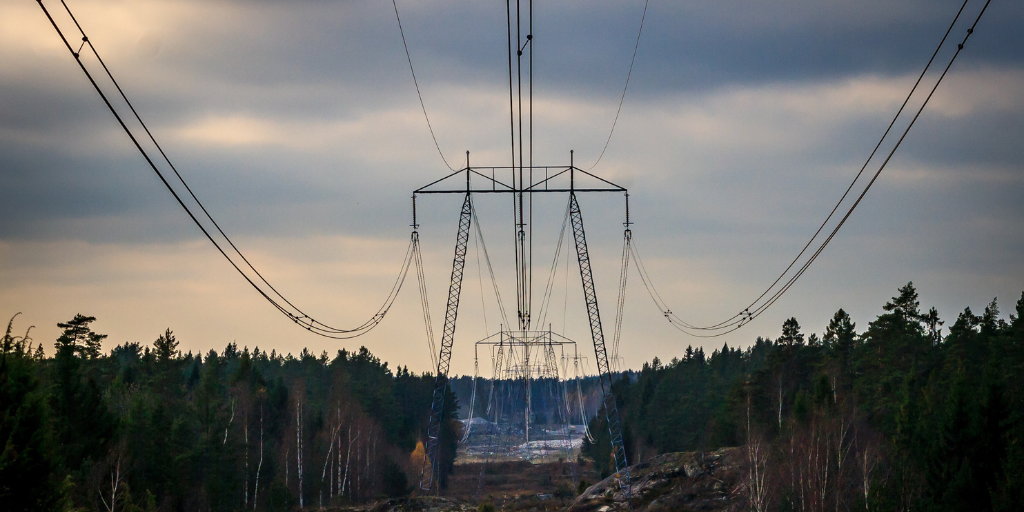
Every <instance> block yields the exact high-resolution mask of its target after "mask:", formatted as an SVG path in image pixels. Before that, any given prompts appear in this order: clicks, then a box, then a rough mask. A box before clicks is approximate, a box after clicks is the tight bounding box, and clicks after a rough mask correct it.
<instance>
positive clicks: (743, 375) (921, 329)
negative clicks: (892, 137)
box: [584, 283, 1024, 512]
mask: <svg viewBox="0 0 1024 512" xmlns="http://www.w3.org/2000/svg"><path fill="white" fill-rule="evenodd" d="M943 325H944V323H943V321H942V320H940V318H939V315H938V312H937V311H936V310H935V309H934V308H931V309H929V310H928V311H927V312H923V311H922V310H921V306H920V304H919V301H918V294H917V291H916V290H915V288H914V285H913V283H908V284H907V285H906V286H903V287H901V288H899V291H898V295H896V296H895V297H893V298H892V300H890V301H888V302H887V303H886V304H885V305H884V307H883V313H882V314H881V315H879V316H878V317H877V318H876V319H874V320H873V321H871V322H869V323H868V324H867V326H866V328H865V329H863V330H862V331H858V330H857V325H856V323H854V322H853V320H852V319H851V318H850V316H849V315H848V314H847V313H846V312H845V311H843V310H842V309H840V310H839V311H837V312H836V313H835V315H834V316H833V317H832V319H831V320H830V321H829V323H828V326H827V328H826V330H825V332H824V333H823V334H821V335H820V336H819V335H817V334H813V333H812V334H809V335H805V334H804V333H803V332H802V331H801V328H800V324H799V323H798V321H797V320H796V319H795V318H790V319H789V320H786V322H785V323H784V324H783V326H782V335H781V336H780V337H779V338H777V339H775V340H771V339H765V338H762V337H759V338H757V339H756V341H755V342H754V343H753V344H752V345H751V346H749V347H748V348H746V349H743V350H739V349H735V348H730V347H729V346H728V345H724V346H723V347H722V348H721V349H720V350H715V351H713V352H712V353H711V354H710V355H709V354H706V353H705V352H704V351H703V350H702V349H700V348H698V349H692V348H687V349H686V351H685V353H684V354H683V356H682V357H681V358H673V359H672V360H671V361H670V362H668V363H662V362H661V361H659V360H658V359H654V360H653V361H651V362H650V363H649V364H645V365H644V367H643V369H642V370H641V371H639V372H638V373H634V374H630V375H623V376H622V377H621V378H619V379H618V380H616V382H615V383H614V385H613V389H614V392H615V396H616V399H617V401H618V406H619V411H620V415H621V417H622V422H623V437H624V441H625V443H626V447H627V452H628V454H629V456H630V458H631V459H630V461H629V462H630V463H631V464H632V463H635V462H637V461H642V460H646V459H648V458H650V457H651V456H653V455H656V454H659V453H665V452H676V451H690V450H712V449H716V448H719V447H725V446H743V447H745V453H746V456H747V460H746V462H747V468H746V475H747V478H746V481H745V484H746V485H745V487H746V488H745V489H744V490H743V492H744V493H745V494H746V496H747V499H748V502H749V509H750V510H753V511H757V512H762V511H766V510H772V511H776V510H779V511H782V510H799V511H805V510H806V511H818V510H821V511H823V510H837V511H839V510H865V511H873V510H887V511H888V510H892V511H911V510H921V511H932V510H934V511H949V510H970V511H973V512H981V511H990V510H998V511H1012V510H1020V509H1021V504H1022V503H1024V417H1022V415H1024V294H1022V295H1021V298H1020V300H1019V301H1017V303H1016V307H1015V313H1014V314H1010V315H1009V320H1008V321H1007V320H1006V319H1003V318H1001V317H1000V311H999V307H998V305H997V304H996V302H995V300H993V301H992V302H991V303H990V304H989V305H988V306H987V307H986V308H985V309H984V311H983V312H982V313H981V314H980V315H977V314H975V313H974V312H972V311H971V309H970V308H967V309H965V310H964V311H963V312H961V313H960V314H959V315H958V316H957V318H956V321H955V322H953V323H952V325H949V326H948V330H945V329H944V328H943ZM605 425H606V422H605V420H604V412H603V410H602V411H600V412H599V413H598V414H597V415H596V417H595V419H594V420H593V423H592V424H591V432H593V433H594V434H595V442H594V443H592V444H585V445H584V452H585V453H586V454H588V455H589V456H590V457H592V458H593V459H594V460H595V461H596V463H597V464H598V465H599V467H600V468H601V473H602V475H607V474H608V473H609V468H610V467H614V464H613V462H611V459H610V452H609V448H608V446H609V441H608V431H607V427H606V426H605Z"/></svg>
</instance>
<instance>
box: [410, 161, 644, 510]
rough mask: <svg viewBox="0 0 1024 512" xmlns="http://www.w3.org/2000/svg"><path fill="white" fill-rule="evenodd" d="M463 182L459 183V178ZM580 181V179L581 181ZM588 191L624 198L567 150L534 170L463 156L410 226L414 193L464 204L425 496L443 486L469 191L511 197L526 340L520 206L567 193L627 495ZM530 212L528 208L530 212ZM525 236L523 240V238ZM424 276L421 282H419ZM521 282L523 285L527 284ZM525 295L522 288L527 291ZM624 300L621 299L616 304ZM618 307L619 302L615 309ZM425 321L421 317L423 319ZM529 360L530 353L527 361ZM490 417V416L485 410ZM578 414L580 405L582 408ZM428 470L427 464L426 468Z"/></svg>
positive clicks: (504, 364)
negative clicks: (565, 161) (586, 224)
mask: <svg viewBox="0 0 1024 512" xmlns="http://www.w3.org/2000/svg"><path fill="white" fill-rule="evenodd" d="M534 172H543V174H544V178H543V179H540V180H538V181H532V180H531V181H525V180H524V179H525V177H526V175H527V174H529V175H530V176H531V177H532V176H533V173H534ZM505 173H510V174H511V179H510V180H508V181H507V182H506V181H504V180H503V179H501V178H499V175H501V174H505ZM463 178H464V179H465V181H464V182H462V179H463ZM581 180H582V181H581ZM456 181H459V182H462V183H460V184H459V185H458V186H457V187H450V185H451V184H453V182H456ZM577 192H580V193H589V192H612V193H626V192H627V190H626V189H625V188H623V187H621V186H619V185H616V184H614V183H612V182H610V181H608V180H605V179H603V178H601V177H599V176H596V175H594V174H591V173H589V172H587V171H584V170H582V169H579V168H578V167H576V166H575V165H573V163H572V152H571V151H570V163H569V165H568V166H531V167H528V168H526V167H521V166H512V167H500V166H499V167H471V166H470V165H469V153H468V152H467V155H466V167H464V168H462V169H459V170H457V171H453V172H452V173H451V174H448V175H447V176H444V177H442V178H440V179H437V180H435V181H433V182H431V183H429V184H427V185H425V186H423V187H420V188H418V189H416V190H414V191H413V226H417V224H416V196H417V195H423V194H464V195H465V200H464V201H463V205H462V213H461V215H460V218H459V232H458V237H457V240H456V247H455V260H454V262H453V265H452V278H451V284H450V286H449V289H448V304H447V309H446V312H445V323H444V331H443V333H442V339H441V348H440V351H439V352H440V353H439V356H438V360H437V375H436V377H435V381H434V394H433V397H432V401H431V413H430V422H429V424H428V427H427V442H426V453H425V457H428V458H429V460H430V473H429V475H428V474H427V473H426V467H424V472H423V475H422V476H421V479H420V488H421V489H422V490H424V491H430V490H432V489H433V488H434V487H435V486H437V485H438V484H439V483H440V482H439V479H440V469H441V466H440V461H439V460H438V452H439V443H440V441H442V440H441V439H440V437H441V433H442V428H441V426H442V421H443V418H444V414H445V410H444V409H445V394H446V391H447V389H448V369H449V362H450V360H451V351H452V342H453V340H454V336H455V320H456V316H457V314H458V307H459V293H460V292H461V290H462V276H463V270H464V267H465V263H466V250H467V244H468V241H469V229H470V224H471V219H472V214H473V208H472V201H471V196H472V195H473V194H496V195H504V194H511V195H513V196H514V202H515V208H514V209H515V213H516V220H515V227H516V253H517V258H516V260H517V262H516V266H517V268H516V272H517V276H518V277H517V281H518V283H517V285H518V287H519V291H520V294H524V293H525V295H523V297H525V298H522V297H521V301H520V304H519V307H518V309H519V311H518V312H519V320H520V322H519V323H520V325H519V328H520V330H519V332H521V334H522V335H524V336H525V335H526V333H527V332H529V331H530V322H529V318H530V291H529V290H530V288H531V286H530V284H529V280H530V279H531V278H530V276H531V275H532V273H531V272H530V271H529V268H530V266H531V265H532V263H531V261H532V256H531V255H530V253H529V252H527V253H524V252H523V251H524V250H526V249H527V248H529V251H532V242H531V241H530V240H529V239H530V237H531V235H530V234H529V232H524V229H523V226H524V220H523V213H524V210H525V208H524V206H523V199H524V198H528V202H527V205H531V204H532V196H533V195H534V194H551V193H555V194H558V193H568V195H569V210H570V212H569V214H570V215H569V216H570V219H571V221H572V230H573V236H574V238H575V242H576V253H577V257H578V260H579V265H580V277H581V279H582V281H583V291H584V295H585V298H586V305H587V315H588V318H589V321H590V329H591V337H592V338H593V341H594V350H595V352H596V354H595V355H596V356H597V357H596V359H597V363H598V372H599V377H600V383H601V392H602V403H603V404H604V405H605V411H606V415H607V416H606V419H607V421H608V428H609V433H610V434H611V442H612V452H613V454H614V457H615V466H616V475H618V479H619V484H620V486H622V488H623V489H624V490H625V492H626V496H627V497H628V496H629V470H628V467H627V465H626V464H627V462H626V451H625V448H624V446H623V442H622V434H621V426H620V423H619V414H618V409H617V407H616V403H615V397H614V396H613V395H612V390H611V380H612V375H611V373H610V372H611V367H610V365H609V361H608V352H607V348H606V347H605V340H604V333H603V331H602V327H601V317H600V313H599V311H598V306H597V293H596V290H595V289H594V278H593V271H592V270H591V266H590V257H589V254H588V252H587V242H586V235H585V234H584V230H583V216H582V213H581V212H580V208H579V203H578V202H577V200H576V193H577ZM628 200H629V195H628V194H626V201H627V207H626V208H627V210H626V211H627V215H626V225H627V226H628V224H629V215H628ZM529 208H530V209H532V206H530V207H529ZM524 236H526V237H527V238H526V239H524V238H523V237H524ZM421 279H422V277H421ZM524 279H525V281H524ZM523 290H526V291H525V292H524V291H523ZM620 302H621V300H620ZM620 306H621V304H620ZM425 318H426V316H425ZM427 322H428V327H427V330H428V338H430V328H429V319H428V320H427ZM505 348H510V347H503V346H500V345H499V347H498V352H497V354H496V359H497V361H496V363H497V364H496V369H497V373H496V375H501V374H502V372H505V373H508V372H509V371H511V370H514V369H513V367H512V365H511V361H509V360H508V359H509V357H510V355H511V354H510V353H506V350H504V349H505ZM527 357H528V356H527ZM524 363H525V364H524V365H523V367H524V368H528V367H529V362H528V361H524ZM508 378H515V376H512V375H508V376H507V377H504V379H506V380H507V379H508ZM527 385H529V379H527ZM491 392H492V393H493V392H494V388H493V387H492V390H491ZM577 395H578V397H579V395H580V390H579V385H578V382H577ZM489 412H491V411H489ZM581 414H582V407H581ZM583 415H584V417H583V418H581V419H582V420H583V421H584V423H585V422H586V417H585V414H583ZM424 466H425V465H424Z"/></svg>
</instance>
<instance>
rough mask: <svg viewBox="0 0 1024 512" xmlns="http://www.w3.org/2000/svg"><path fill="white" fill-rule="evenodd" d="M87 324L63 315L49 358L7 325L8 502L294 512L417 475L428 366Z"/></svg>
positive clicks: (446, 452)
mask: <svg viewBox="0 0 1024 512" xmlns="http://www.w3.org/2000/svg"><path fill="white" fill-rule="evenodd" d="M16 316H17V315H15V317H16ZM94 321H95V318H93V317H88V316H83V315H76V316H75V317H74V318H73V319H71V320H69V321H68V322H65V323H60V324H58V325H59V327H60V328H61V329H62V330H63V332H62V334H61V335H60V337H59V339H58V340H57V341H56V343H55V347H54V348H55V352H54V355H53V357H47V356H46V355H45V350H44V348H43V346H42V344H41V343H39V344H36V343H35V342H34V341H33V340H32V338H31V336H30V332H26V333H25V334H24V335H21V336H18V335H15V334H14V333H13V327H14V323H15V319H14V318H12V319H11V322H9V323H8V327H7V331H6V333H5V335H4V337H3V340H2V355H0V443H2V444H0V449H2V452H0V509H2V510H9V511H16V510H34V511H43V510H99V511H109V512H115V511H124V512H133V511H153V510H181V511H185V510H188V511H196V510H201V511H203V510H209V511H222V510H223V511H227V510H254V511H274V510H292V509H294V508H295V507H300V508H301V507H318V508H319V507H324V506H329V505H340V504H358V503H363V502H367V501H370V500H374V499H378V498H381V497H392V496H404V495H407V494H408V493H409V492H410V491H411V489H412V487H413V486H414V484H416V483H418V482H419V478H420V476H421V472H422V470H423V462H424V449H423V447H422V443H421V440H422V439H423V438H424V436H425V432H426V423H427V421H428V415H429V411H430V402H431V395H432V393H433V387H434V377H433V375H430V374H421V375H416V374H413V373H412V372H410V371H409V370H408V368H403V367H399V368H397V369H396V370H395V371H392V370H391V369H390V368H389V367H388V364H387V363H386V362H382V361H380V359H378V358H377V357H375V356H373V355H372V354H371V353H370V352H369V351H368V350H367V349H366V348H365V347H363V348H360V349H359V351H357V352H348V351H345V350H339V351H338V352H337V354H336V355H335V356H334V357H333V358H331V357H329V356H328V354H327V353H326V352H324V353H322V354H320V355H319V356H315V355H313V354H311V353H309V351H308V350H305V349H303V351H302V352H301V353H300V354H299V355H298V356H297V357H293V356H292V355H291V354H288V355H284V356H282V355H281V354H279V353H277V352H276V351H271V352H269V353H268V352H266V351H261V350H260V349H259V348H255V349H253V350H252V351H251V352H250V351H249V349H248V348H242V349H241V350H239V348H238V347H237V345H236V344H234V343H231V344H228V345H227V347H226V348H225V349H224V350H223V351H222V352H221V353H217V352H216V351H215V350H210V351H209V353H207V354H206V355H205V356H203V355H193V354H192V353H191V352H190V353H188V354H182V353H181V352H180V351H179V350H178V341H177V339H176V338H175V335H174V333H173V332H172V331H171V330H170V329H167V330H166V331H165V332H164V333H163V334H161V335H160V336H159V337H158V338H157V339H156V340H155V341H154V342H153V343H152V345H151V346H143V345H142V344H140V343H134V342H133V343H124V344H121V345H118V346H116V347H114V348H113V349H112V350H111V351H110V352H109V354H103V353H102V352H101V348H100V347H101V343H102V341H103V340H104V338H105V337H106V336H105V335H102V334H98V333H95V332H93V331H92V328H91V324H92V322H94ZM447 410H448V414H447V418H446V419H447V421H446V422H445V427H446V428H445V430H446V432H445V433H446V434H448V435H447V436H444V438H443V442H442V444H441V446H440V450H439V451H440V453H439V455H438V457H439V458H441V462H442V468H443V469H444V470H443V471H442V473H441V476H442V484H444V483H445V482H446V476H447V474H448V473H450V472H451V469H452V464H453V462H454V457H455V448H456V443H457V439H458V435H457V429H458V428H459V424H458V421H457V420H456V418H457V410H458V403H457V400H456V399H455V397H454V395H453V394H451V393H449V397H448V409H447ZM444 439H446V440H447V442H445V441H444Z"/></svg>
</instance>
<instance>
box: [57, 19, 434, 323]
mask: <svg viewBox="0 0 1024 512" xmlns="http://www.w3.org/2000/svg"><path fill="white" fill-rule="evenodd" d="M37 3H38V4H39V7H40V8H41V9H42V10H43V13H44V14H45V15H46V17H47V19H48V20H49V21H50V24H51V25H53V28H54V30H55V31H56V32H57V34H58V35H59V36H60V38H61V40H62V41H63V42H64V46H65V47H67V49H68V51H69V52H70V53H71V55H72V56H73V57H74V58H75V61H76V62H77V63H78V66H79V67H80V68H81V70H82V72H83V73H84V74H85V76H86V78H87V79H88V80H89V82H90V83H91V84H92V86H93V88H94V89H95V90H96V92H97V94H99V96H100V99H102V100H103V103H104V104H105V105H106V106H107V109H108V110H109V111H110V113H111V114H112V115H113V116H114V118H115V119H116V120H117V122H118V124H119V125H120V126H121V128H122V129H123V130H124V132H125V134H126V135H128V138H129V139H131V141H132V144H134V146H135V148H136V150H138V151H139V153H140V154H141V155H142V157H143V158H144V159H145V160H146V163H147V164H148V165H149V167H150V168H151V169H152V170H153V172H154V173H156V175H157V177H158V178H159V179H160V181H161V182H162V183H163V185H164V187H165V188H167V191H168V192H170V193H171V195H172V196H173V197H174V199H175V201H177V202H178V204H179V205H180V206H181V207H182V209H184V210H185V213H186V214H188V216H189V218H190V219H192V222H193V223H194V224H195V225H196V226H197V227H198V228H199V229H200V231H202V233H203V235H205V236H206V238H207V239H208V240H209V241H210V243H212V244H213V245H214V247H215V248H216V249H217V251H218V252H219V253H220V254H221V256H223V257H224V258H225V259H226V260H228V263H229V264H230V265H231V266H232V267H233V268H234V269H235V270H236V271H237V272H238V273H239V275H241V276H242V278H244V279H245V280H246V282H248V283H249V285H250V286H252V287H253V289H255V290H256V292H257V293H259V294H260V296H262V297H263V298H264V299H265V300H267V302H269V303H270V304H271V305H272V306H274V307H275V308H276V309H277V310H278V311H280V312H281V313H282V314H284V315H285V316H287V317H288V318H289V319H290V320H292V321H293V322H295V323H297V324H299V325H300V326H302V327H304V328H305V329H306V330H308V331H310V332H312V333H314V334H317V335H319V336H324V337H328V338H335V339H347V338H354V337H357V336H361V335H363V334H366V333H367V332H369V331H370V330H371V329H373V328H374V327H376V326H377V324H379V323H380V321H381V320H383V318H384V316H385V315H386V314H387V312H388V311H389V310H390V308H391V305H392V304H393V303H394V300H395V298H396V297H397V295H398V291H399V290H400V289H401V287H402V283H403V282H404V281H405V276H406V274H407V273H408V270H409V266H410V264H411V262H412V255H413V248H414V243H413V241H410V245H409V248H408V249H407V251H406V255H405V259H404V260H403V263H402V269H401V270H400V272H399V275H398V278H397V279H396V281H395V284H394V286H392V288H391V293H390V294H389V295H388V297H387V299H385V301H384V304H383V305H382V306H381V307H380V308H379V309H378V310H377V312H376V313H375V314H374V315H373V316H371V317H370V319H369V320H367V321H366V322H364V323H363V324H362V325H360V326H358V327H356V328H354V329H340V328H336V327H331V326H329V325H327V324H324V323H322V322H320V321H318V320H316V319H314V318H313V317H311V316H309V315H308V314H306V313H305V312H303V311H302V310H301V309H299V308H298V307H296V306H295V305H294V304H292V303H291V302H290V301H289V300H288V299H287V298H285V297H284V295H282V294H281V293H280V292H278V291H277V289H276V288H274V287H273V286H272V285H271V284H270V283H269V282H267V280H266V279H265V278H264V277H263V275H262V274H261V273H260V272H259V271H258V270H256V268H255V267H254V266H253V265H252V263H250V262H249V260H248V258H246V257H245V255H244V254H243V253H242V252H241V251H240V250H239V249H238V247H237V246H236V245H235V244H234V242H233V241H232V240H231V239H230V237H228V235H227V234H226V233H225V232H224V230H223V229H221V227H220V225H219V224H218V223H217V222H216V220H214V219H213V216H212V215H211V214H210V213H209V211H208V210H207V209H206V207H205V206H204V205H203V204H202V202H201V201H200V200H199V198H198V197H196V195H195V193H194V192H193V191H192V188H191V187H189V185H188V183H187V182H186V181H185V179H184V178H183V177H182V176H181V174H180V173H179V172H178V170H177V168H176V167H175V166H174V164H173V163H172V162H171V160H170V158H169V157H168V156H167V154H166V152H164V150H163V148H162V147H161V146H160V144H159V143H158V142H157V140H156V138H155V137H154V135H153V134H152V132H151V131H150V129H149V127H148V126H147V125H146V123H145V122H144V121H143V120H142V118H141V116H140V115H139V113H138V111H137V110H136V109H135V106H134V105H133V104H132V103H131V101H130V100H129V99H128V97H127V95H126V94H125V93H124V90H123V89H122V88H121V86H120V84H118V82H117V80H116V79H115V78H114V76H113V74H112V73H111V71H110V69H109V68H108V67H107V65H106V63H104V61H103V59H102V58H101V57H100V55H99V52H98V51H97V50H96V48H95V46H93V44H92V42H91V41H90V40H89V37H88V36H87V35H86V33H85V31H84V29H83V28H82V26H81V25H80V24H79V23H78V20H77V19H76V18H75V16H74V14H73V13H72V12H71V9H70V7H68V5H67V3H65V2H64V0H61V4H62V5H63V6H64V9H65V10H66V11H67V13H68V16H70V17H71V20H72V21H73V22H74V24H75V26H76V27H77V29H78V31H79V33H80V34H81V36H82V46H81V47H80V48H79V49H78V51H76V50H75V49H74V47H72V46H71V43H70V42H69V41H68V39H67V37H66V36H65V35H64V32H63V31H62V30H61V29H60V27H59V26H58V25H57V22H56V21H55V20H54V19H53V16H51V14H50V12H49V10H48V9H47V8H46V6H45V5H43V2H42V0H37ZM86 45H88V46H89V50H90V51H91V52H92V54H93V55H94V56H95V57H96V59H97V61H98V62H99V63H100V65H101V66H102V67H103V70H104V72H105V73H106V75H107V77H108V78H109V79H110V81H111V83H112V84H113V85H114V87H115V88H116V89H117V91H118V93H119V95H120V96H121V98H122V99H123V100H124V102H125V103H126V104H127V105H128V107H129V109H130V110H131V112H132V114H133V116H134V117H135V119H136V120H137V121H138V122H139V124H140V125H141V126H142V127H143V129H144V131H145V132H146V135H147V136H148V138H149V140H150V141H151V142H152V143H153V145H154V146H155V147H156V148H157V150H158V151H159V153H160V155H161V157H162V158H163V160H164V161H165V162H166V163H167V165H168V166H169V167H170V168H171V169H172V170H173V172H174V175H175V176H176V177H177V178H178V181H180V182H181V184H182V185H183V186H184V187H185V189H186V190H187V191H188V193H189V196H190V197H191V198H192V199H193V200H194V201H195V202H196V204H197V205H198V206H199V208H200V209H201V210H202V212H203V214H204V215H205V216H206V218H207V219H209V220H210V222H211V223H212V224H213V225H214V227H215V228H216V230H217V232H218V233H220V235H221V236H222V237H223V238H224V240H225V241H226V242H227V243H228V245H229V246H230V247H231V249H232V250H233V251H234V252H235V253H236V254H238V256H239V257H240V258H241V259H242V261H243V262H244V263H245V266H247V267H248V268H249V269H250V270H251V271H252V272H253V273H255V274H256V276H258V280H259V281H261V282H262V283H263V284H265V285H266V286H267V287H268V288H269V289H270V290H271V293H273V295H276V296H277V297H278V298H279V299H281V301H283V304H282V302H278V301H277V300H276V299H274V298H273V297H272V296H271V294H270V293H268V292H267V291H266V290H264V289H263V288H262V287H261V286H260V285H259V283H257V282H256V281H254V280H253V278H251V277H250V276H249V275H248V274H246V272H245V271H244V270H243V269H242V268H241V267H240V266H239V264H238V263H237V262H236V261H235V260H234V259H233V258H232V257H231V256H230V255H229V254H228V252H227V251H226V250H225V248H224V247H223V246H222V245H221V244H220V243H218V242H217V240H216V239H215V238H214V236H213V234H212V233H211V232H210V230H208V229H207V228H206V227H205V226H204V225H203V223H202V222H201V221H200V220H199V218H198V217H197V216H196V214H195V213H194V212H193V211H192V209H191V208H189V206H188V205H187V204H186V203H185V201H184V199H182V197H181V196H180V195H179V194H178V192H177V191H175V190H174V187H173V186H172V185H171V183H170V182H169V181H168V180H167V177H166V176H165V175H164V173H163V172H161V171H160V169H159V167H158V166H157V165H156V162H155V161H154V160H153V158H152V157H150V155H149V153H148V152H147V151H146V150H145V149H144V148H143V147H142V144H141V143H140V142H139V139H138V138H137V137H136V136H135V134H134V133H133V132H132V130H131V129H130V128H129V127H128V125H127V124H126V123H125V121H124V119H123V118H122V117H121V115H120V114H119V113H118V112H117V109H116V108H114V106H113V104H112V103H111V102H110V99H109V98H108V97H107V95H106V93H104V92H103V89H102V88H101V87H100V86H99V83H97V81H96V79H95V78H94V77H93V75H92V73H91V72H89V69H88V68H87V67H86V66H85V63H84V62H82V58H81V53H80V52H81V50H82V49H83V48H84V47H85V46H86ZM285 305H287V306H288V307H286V306H285ZM289 308H291V310H289ZM292 310H294V311H292Z"/></svg>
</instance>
